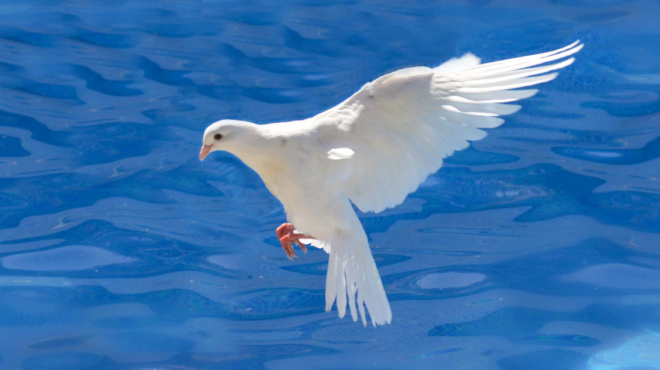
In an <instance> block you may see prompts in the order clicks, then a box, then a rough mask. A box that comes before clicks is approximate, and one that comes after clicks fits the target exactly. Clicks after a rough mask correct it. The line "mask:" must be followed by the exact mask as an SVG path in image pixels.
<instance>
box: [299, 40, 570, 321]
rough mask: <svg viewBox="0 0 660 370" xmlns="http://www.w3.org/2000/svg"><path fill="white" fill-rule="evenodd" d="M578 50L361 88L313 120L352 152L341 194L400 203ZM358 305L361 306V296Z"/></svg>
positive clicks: (439, 70) (467, 58) (449, 67)
mask: <svg viewBox="0 0 660 370" xmlns="http://www.w3.org/2000/svg"><path fill="white" fill-rule="evenodd" d="M582 47H583V45H582V44H581V43H580V42H579V41H576V42H574V43H572V44H571V45H568V46H566V47H563V48H561V49H557V50H554V51H550V52H546V53H540V54H535V55H530V56H524V57H519V58H513V59H508V60H503V61H498V62H492V63H486V64H479V63H480V60H479V58H477V57H476V56H474V55H472V54H466V55H464V56H462V57H460V58H454V59H451V60H449V61H447V62H446V63H444V64H442V65H440V66H438V67H435V68H427V67H414V68H406V69H402V70H398V71H395V72H392V73H389V74H387V75H384V76H382V77H380V78H378V79H376V80H374V81H372V82H369V83H367V84H365V85H364V86H363V87H362V88H361V89H360V90H359V91H358V92H356V93H355V94H353V96H351V97H350V98H348V99H347V100H346V101H344V102H343V103H341V104H339V105H338V106H336V107H334V108H332V109H330V110H328V111H326V112H324V113H321V114H320V115H318V116H316V117H313V118H312V119H311V120H312V121H311V122H312V124H313V126H314V127H317V128H319V131H322V132H323V133H325V134H327V133H328V131H327V130H331V132H332V133H333V134H332V136H333V140H336V141H337V142H341V143H342V146H345V147H347V148H350V149H351V150H353V151H354V155H353V156H352V157H350V159H347V160H345V161H341V163H345V162H351V164H350V165H351V169H352V170H351V171H352V172H351V175H350V176H349V177H348V180H347V181H346V183H345V184H344V185H343V188H342V190H343V191H344V192H345V193H346V195H347V196H348V197H349V198H350V199H351V201H352V202H353V203H354V204H355V205H356V206H357V207H358V208H360V210H362V211H365V212H366V211H374V212H379V211H382V210H383V209H385V208H388V207H394V206H396V205H398V204H399V203H401V202H402V201H403V200H404V199H405V197H406V196H407V195H408V194H409V193H411V192H413V191H415V189H417V187H418V186H419V184H420V183H421V182H422V181H424V179H425V178H426V177H427V176H428V175H429V174H431V173H434V172H436V171H437V170H438V169H439V168H440V167H441V166H442V164H443V158H446V157H448V156H450V155H452V154H453V153H454V152H456V151H458V150H462V149H465V148H467V147H468V146H469V142H470V141H475V140H481V139H483V138H484V137H486V132H485V131H483V130H482V129H486V128H495V127H498V126H500V125H501V124H502V123H504V120H503V119H502V118H500V117H499V116H504V115H508V114H512V113H515V112H517V111H518V110H519V109H520V106H519V105H513V104H505V103H510V102H513V101H516V100H520V99H525V98H528V97H530V96H533V95H534V94H536V93H537V92H538V90H536V89H525V90H516V89H520V88H523V87H528V86H533V85H537V84H540V83H544V82H548V81H550V80H552V79H554V78H555V77H557V74H558V73H557V72H556V71H557V70H559V69H561V68H564V67H567V66H569V65H570V64H572V63H573V62H574V58H572V57H570V56H571V55H573V54H575V53H577V52H578V51H580V49H582ZM551 62H553V63H551ZM321 128H322V129H321ZM332 267H333V266H331V268H332ZM342 284H343V283H342V282H341V281H337V285H339V286H342ZM342 303H343V302H342ZM357 303H358V304H357V305H358V307H360V306H361V297H360V295H359V294H358V302H357ZM349 304H350V306H351V307H353V305H355V302H349ZM360 308H361V307H360Z"/></svg>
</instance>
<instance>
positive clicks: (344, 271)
mask: <svg viewBox="0 0 660 370" xmlns="http://www.w3.org/2000/svg"><path fill="white" fill-rule="evenodd" d="M329 249H330V250H329V253H330V260H329V262H328V275H327V280H326V289H325V310H326V311H330V310H331V309H332V304H333V303H334V302H335V300H336V301H337V311H339V317H340V318H343V317H344V315H346V303H348V306H349V308H350V311H351V317H352V318H353V321H357V320H358V312H359V315H360V317H361V318H362V323H363V324H364V326H367V316H366V312H365V306H366V310H367V311H369V316H371V323H372V324H373V325H374V326H377V325H385V324H389V323H390V322H392V311H391V310H390V303H389V302H388V301H387V296H386V295H385V289H384V288H383V283H382V282H381V280H380V275H379V274H378V269H377V268H376V263H375V262H374V258H373V256H372V255H371V250H370V249H369V243H368V241H367V236H366V234H365V233H364V230H362V228H359V232H358V230H351V231H345V230H339V231H336V232H335V234H334V237H333V239H332V242H331V243H330V248H329Z"/></svg>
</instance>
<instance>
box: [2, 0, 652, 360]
mask: <svg viewBox="0 0 660 370" xmlns="http://www.w3.org/2000/svg"><path fill="white" fill-rule="evenodd" d="M276 4H277V5H276ZM658 19H660V3H659V2H658V1H625V0H608V1H554V0H553V1H533V2H522V1H513V0H510V1H488V0H473V1H465V2H463V1H444V2H432V1H417V2H411V1H400V2H392V1H381V2H378V1H366V2H359V1H352V0H348V1H325V0H300V1H294V2H289V3H286V4H284V3H280V2H275V1H270V2H266V1H262V2H259V1H236V2H230V1H218V2H213V1H210V2H192V1H190V2H187V1H123V2H122V1H113V2H102V1H97V2H94V1H59V0H54V1H38V0H35V1H29V0H28V1H21V2H16V1H2V2H1V3H0V96H1V97H2V98H1V99H0V207H1V209H2V210H1V212H0V368H3V369H19V368H24V369H88V368H93V369H146V368H157V369H202V368H207V369H213V368H268V369H303V368H304V369H340V368H351V369H370V368H378V369H399V368H408V369H412V368H416V369H425V368H428V369H437V368H447V369H498V368H501V369H614V368H626V367H628V368H634V369H647V368H651V367H653V366H657V367H660V334H659V333H660V234H659V233H660V184H659V182H658V177H659V176H660V159H659V157H660V96H659V94H660V67H659V66H660V26H659V24H660V23H659V22H658ZM578 38H579V39H581V40H582V41H583V42H584V43H585V45H586V47H585V49H584V50H583V51H581V52H580V53H579V54H578V56H577V61H576V63H575V64H574V65H572V66H570V67H568V68H566V69H565V70H563V71H562V73H561V74H560V76H559V78H557V79H556V80H554V81H552V82H550V83H547V84H545V85H543V86H542V87H541V92H540V93H539V94H538V95H537V96H535V97H533V98H531V99H528V100H526V101H524V102H523V103H522V105H523V109H522V110H521V111H520V112H519V113H517V114H515V115H513V116H511V117H510V118H508V120H507V123H506V124H505V125H504V126H502V127H500V128H498V129H496V130H493V131H491V132H490V135H489V136H488V138H486V139H485V140H483V141H480V142H476V143H474V145H473V146H472V147H471V148H470V149H467V150H465V151H463V152H460V153H458V154H456V155H455V156H454V157H452V158H451V159H450V160H448V161H447V162H448V163H447V164H446V166H445V167H443V168H442V169H441V170H440V171H439V172H438V173H436V174H434V175H432V176H430V177H429V178H428V180H427V181H426V182H425V183H423V184H422V185H421V187H420V188H419V190H418V191H417V192H415V193H413V194H411V195H410V196H409V198H408V199H407V200H406V202H405V203H404V204H403V205H401V206H399V207H397V208H395V209H392V210H389V211H386V212H383V213H380V214H361V215H360V217H361V219H362V221H363V223H364V226H365V228H366V231H367V234H368V235H369V238H370V242H371V245H372V249H373V253H374V256H375V259H376V262H377V263H378V265H379V269H380V272H381V274H382V277H383V282H384V285H385V290H386V291H387V293H388V295H389V297H390V300H391V303H392V311H393V315H394V319H393V322H392V325H390V326H387V327H379V328H376V329H374V328H373V327H371V326H369V327H367V328H366V329H365V328H364V327H363V326H362V325H361V324H360V323H353V322H352V321H351V320H350V319H343V320H340V319H338V318H337V313H336V311H333V312H330V313H326V312H324V287H325V276H324V275H325V270H326V263H327V259H328V257H327V255H326V254H325V253H324V252H323V251H319V250H311V251H310V252H309V253H307V254H306V255H304V256H302V257H301V258H299V259H298V260H296V261H293V262H292V261H289V260H287V259H286V257H285V254H284V253H283V251H282V250H281V248H280V247H279V245H278V243H277V239H276V238H275V233H274V229H275V228H276V227H277V226H278V225H279V224H280V223H281V222H283V221H284V213H283V209H282V207H281V205H280V204H279V203H278V202H277V200H276V199H275V198H273V197H272V196H271V195H270V194H269V193H268V191H267V190H266V189H265V187H264V186H263V184H262V182H261V180H260V179H259V178H258V176H257V175H256V174H255V173H254V172H252V171H251V170H250V169H248V168H247V167H246V166H244V165H242V164H241V163H240V161H239V160H237V159H236V158H235V157H232V156H230V155H228V154H220V153H214V154H213V155H212V156H211V157H209V159H208V160H207V161H205V162H203V163H200V162H199V160H198V159H197V154H198V151H199V145H200V142H201V133H202V132H203V129H204V128H205V127H206V126H207V124H209V123H210V122H213V121H215V120H218V119H221V118H240V119H245V120H251V121H255V122H258V123H266V122H273V121H281V120H285V121H288V120H293V119H300V118H305V117H308V116H310V115H313V114H315V113H318V112H319V111H321V110H323V109H327V108H329V107H331V106H333V105H335V104H337V103H338V102H339V101H341V100H342V99H343V98H345V97H347V96H349V95H350V94H351V93H352V92H354V91H355V90H356V89H357V88H359V87H360V86H361V85H362V84H363V83H365V82H367V81H369V80H370V79H373V78H375V77H377V76H379V75H381V74H383V73H386V72H390V71H393V70H395V69H398V68H401V67H407V66H412V65H429V66H432V65H437V64H439V63H440V62H442V61H444V60H446V59H449V58H451V57H455V56H458V55H461V54H463V53H465V52H468V51H472V52H474V53H476V54H477V55H479V56H480V57H482V59H483V60H484V61H493V60H497V59H502V58H508V57H514V56H521V55H525V54H529V53H535V52H542V51H548V50H552V49H555V48H558V47H561V46H564V45H567V44H569V43H570V42H572V41H574V40H575V39H578Z"/></svg>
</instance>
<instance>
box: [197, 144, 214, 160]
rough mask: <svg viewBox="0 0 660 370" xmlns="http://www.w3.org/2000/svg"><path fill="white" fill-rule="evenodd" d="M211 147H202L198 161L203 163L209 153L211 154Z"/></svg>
mask: <svg viewBox="0 0 660 370" xmlns="http://www.w3.org/2000/svg"><path fill="white" fill-rule="evenodd" d="M212 146H213V145H203V146H202V150H200V151H199V160H200V161H203V160H204V158H206V156H207V155H209V153H211V147H212Z"/></svg>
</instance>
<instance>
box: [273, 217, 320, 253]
mask: <svg viewBox="0 0 660 370" xmlns="http://www.w3.org/2000/svg"><path fill="white" fill-rule="evenodd" d="M275 233H277V238H278V239H279V240H280V243H281V244H282V249H284V252H285V253H286V257H287V258H288V259H290V260H292V259H294V258H297V257H296V253H295V252H294V251H293V243H296V244H298V246H300V249H302V251H303V252H305V253H307V247H306V246H305V244H303V243H302V242H301V241H300V239H314V238H313V237H311V236H309V235H305V234H299V233H296V232H295V231H294V230H293V225H291V224H288V223H287V224H282V225H281V226H280V227H278V228H277V229H275Z"/></svg>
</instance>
